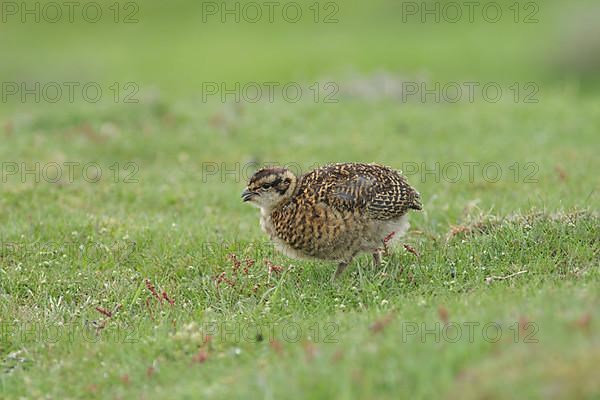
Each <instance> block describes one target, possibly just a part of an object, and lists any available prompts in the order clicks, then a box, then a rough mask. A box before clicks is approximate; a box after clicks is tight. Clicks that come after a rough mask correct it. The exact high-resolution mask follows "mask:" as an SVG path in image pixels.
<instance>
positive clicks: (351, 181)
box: [327, 170, 421, 220]
mask: <svg viewBox="0 0 600 400" xmlns="http://www.w3.org/2000/svg"><path fill="white" fill-rule="evenodd" d="M380 172H383V173H377V172H374V173H365V172H362V171H361V172H360V173H357V174H350V175H349V176H345V177H341V176H338V177H336V179H335V180H334V181H333V182H331V186H330V190H327V193H328V195H327V203H328V204H329V205H331V206H332V207H335V208H337V209H340V210H346V211H354V210H358V211H361V212H364V213H366V214H367V215H368V216H370V217H371V218H374V219H379V220H387V219H393V218H397V217H399V216H401V215H403V214H404V213H406V211H407V210H408V209H409V208H412V209H415V210H420V209H421V203H420V196H419V193H418V192H417V191H416V190H414V189H413V188H412V187H411V186H410V185H409V184H408V182H407V181H406V179H405V178H404V177H403V176H402V175H400V174H399V173H397V172H396V171H393V170H385V171H380Z"/></svg>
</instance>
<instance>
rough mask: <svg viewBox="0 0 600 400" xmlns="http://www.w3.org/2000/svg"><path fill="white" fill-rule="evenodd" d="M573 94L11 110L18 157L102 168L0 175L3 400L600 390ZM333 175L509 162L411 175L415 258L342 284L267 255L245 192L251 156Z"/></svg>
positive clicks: (590, 234)
mask: <svg viewBox="0 0 600 400" xmlns="http://www.w3.org/2000/svg"><path fill="white" fill-rule="evenodd" d="M565 93H566V94H565ZM568 93H569V92H568V91H566V92H565V91H556V92H547V93H545V95H544V97H543V101H541V102H540V104H537V105H527V104H514V103H512V102H501V103H498V104H486V103H483V104H482V103H475V104H469V103H466V104H465V103H459V104H454V105H446V104H422V103H406V104H400V103H397V102H393V101H390V100H381V101H376V102H375V103H373V102H365V101H362V100H360V99H354V100H346V101H342V102H340V103H338V104H333V105H323V104H313V103H311V102H301V103H299V104H295V105H292V104H286V103H281V102H280V103H275V104H263V103H259V104H254V105H245V106H244V107H243V108H242V109H241V111H239V110H238V111H233V110H234V109H232V108H231V107H230V105H223V104H212V103H211V104H206V105H204V106H203V107H197V106H196V104H195V103H189V102H180V103H168V102H162V101H161V100H160V99H159V100H155V101H153V102H142V103H140V104H138V105H103V106H100V107H95V108H91V107H88V106H81V107H76V108H73V109H70V110H68V111H65V112H62V113H61V112H57V111H55V110H54V109H51V111H47V112H39V113H36V114H32V115H31V117H30V118H28V119H26V120H21V121H19V120H17V119H16V118H15V119H6V120H5V122H10V123H11V124H12V126H13V128H12V131H11V133H7V132H5V133H3V135H4V139H3V143H4V145H3V147H2V154H1V158H2V160H3V161H4V162H11V161H15V162H16V161H18V162H19V163H20V162H25V163H28V164H27V165H29V168H32V167H31V165H33V164H32V163H34V162H36V161H39V162H40V163H42V164H41V165H45V164H46V163H49V162H52V161H56V162H59V163H61V164H62V163H64V162H69V161H71V162H79V163H81V164H82V165H83V164H85V163H88V162H96V163H97V164H98V165H99V166H100V167H101V168H102V172H103V175H102V177H101V178H100V180H99V181H98V182H97V183H89V182H86V181H85V180H84V179H83V178H82V177H81V173H80V169H79V168H76V169H75V178H74V179H73V181H72V182H70V181H69V179H68V177H67V176H65V177H63V179H62V182H61V183H55V184H52V183H48V182H44V181H43V180H42V181H41V182H39V183H36V182H35V181H34V178H35V177H34V176H33V175H29V176H25V177H21V176H20V175H19V174H16V175H11V176H7V177H6V179H5V181H6V182H5V183H3V184H2V196H0V210H1V211H0V224H1V226H2V243H3V247H2V249H1V250H0V263H1V264H0V277H1V279H0V299H1V301H0V307H1V313H0V315H2V324H3V325H2V326H3V329H4V330H3V335H2V341H1V342H0V354H1V356H0V360H1V367H2V368H1V370H2V372H1V374H0V391H1V393H2V397H5V398H17V397H20V396H29V397H34V398H35V397H44V396H47V397H52V398H76V397H96V398H107V397H108V398H128V397H132V396H134V397H135V396H140V395H141V396H143V397H144V398H164V397H171V396H175V397H179V398H193V397H197V396H199V395H202V396H203V397H240V398H248V397H264V398H281V397H294V398H305V397H315V398H316V397H320V398H323V397H340V398H351V397H354V398H375V397H377V398H398V396H400V397H409V396H411V397H416V398H427V397H432V396H435V397H440V396H448V397H449V396H453V395H456V394H459V395H461V396H464V397H468V398H481V397H490V398H510V397H511V396H513V394H514V393H515V391H517V393H519V394H520V395H522V396H524V397H525V396H527V397H529V396H531V397H547V396H559V397H562V396H571V397H593V396H594V395H595V394H597V393H598V390H599V388H598V385H597V380H595V379H594V370H595V369H594V366H595V365H596V364H597V361H598V359H599V357H600V353H598V348H599V347H598V346H599V345H600V343H599V342H598V339H599V335H598V332H599V331H598V330H599V329H600V328H599V327H598V319H599V318H600V314H599V313H598V310H599V309H600V308H599V307H598V305H600V297H599V296H598V293H600V291H599V290H598V289H599V286H598V279H599V277H600V276H599V270H598V266H599V251H600V242H599V240H598V238H599V237H600V230H599V227H600V224H599V221H598V215H597V210H598V191H597V190H598V179H597V176H596V175H595V174H594V173H593V172H591V171H596V170H598V168H599V167H600V165H599V164H598V159H597V157H595V149H596V147H597V144H598V140H597V132H596V127H597V126H598V124H599V123H600V114H599V113H598V109H599V108H598V102H597V100H595V99H589V98H588V99H582V98H580V97H578V96H575V95H570V94H568ZM219 114H223V115H224V116H225V117H223V121H224V122H221V123H215V122H214V121H215V115H219ZM498 115H502V116H503V117H502V118H501V119H498ZM216 120H219V118H217V119H216ZM365 133H368V135H365ZM341 160H343V161H378V162H380V163H384V164H388V165H392V166H395V167H397V168H400V167H401V166H402V164H403V163H407V162H415V163H417V164H418V165H420V164H421V162H426V163H430V164H429V165H434V164H433V163H435V162H436V161H437V162H440V163H442V164H443V163H448V162H457V163H459V164H460V165H462V163H464V162H468V161H472V162H480V163H481V164H482V165H483V164H484V163H487V162H497V163H498V164H499V165H500V166H501V167H502V169H503V176H502V178H501V179H500V180H498V181H497V182H490V181H486V180H485V179H483V177H482V176H481V170H480V169H475V175H474V180H473V182H469V180H468V176H463V178H461V179H460V180H459V181H458V182H456V183H450V182H448V180H447V179H443V177H442V179H440V181H439V182H436V181H435V179H434V177H433V176H432V175H425V176H421V175H420V174H418V173H414V174H412V175H411V176H410V177H409V180H410V181H411V183H412V184H413V185H414V186H415V187H417V188H418V189H419V190H420V192H421V193H422V197H423V204H424V211H423V212H422V213H414V214H413V215H412V218H411V224H412V228H411V230H410V231H409V233H408V235H407V237H406V238H405V240H404V242H405V243H407V244H409V245H410V246H412V247H413V248H414V249H415V250H416V251H417V252H418V254H419V256H416V255H414V254H412V253H410V252H407V251H405V250H404V249H403V248H402V247H400V248H399V249H395V250H393V251H392V252H391V253H390V254H389V255H388V256H387V257H386V258H385V262H384V266H383V268H382V269H381V270H376V269H374V268H373V267H372V265H371V264H370V258H369V257H367V256H363V257H360V258H359V259H357V260H356V261H355V263H354V264H353V265H352V266H351V267H350V268H349V270H348V272H347V274H346V275H345V276H344V277H343V278H342V279H341V280H340V281H339V282H338V283H336V284H334V285H331V284H330V282H329V278H330V276H331V274H332V272H333V269H334V265H331V264H328V263H320V262H298V261H293V260H290V259H288V258H286V257H285V256H283V255H280V254H277V253H275V252H274V251H273V249H272V248H271V246H270V245H269V244H268V242H266V238H265V236H264V235H263V234H262V233H261V232H260V229H259V227H258V215H257V210H256V209H254V208H251V207H248V206H247V205H245V204H242V203H241V202H240V199H239V193H240V191H241V190H242V189H243V187H244V180H245V176H244V172H245V171H244V169H243V163H244V162H248V161H257V162H267V161H270V162H279V163H281V164H283V163H291V162H293V163H297V165H299V166H301V167H302V168H308V167H309V166H311V165H315V164H317V165H318V164H323V163H325V162H329V161H341ZM115 162H118V163H119V166H120V167H119V169H120V176H119V179H118V182H117V181H116V180H115V179H116V178H115V176H114V163H115ZM127 162H133V163H135V165H136V166H137V168H138V170H137V172H136V173H135V175H134V176H133V177H131V176H129V174H130V173H131V172H133V169H131V168H130V169H127V170H125V169H124V166H125V164H126V163H127ZM515 162H518V163H519V165H520V166H521V167H520V168H522V166H523V165H524V164H525V163H526V162H531V163H535V165H536V173H535V176H533V178H534V180H535V182H530V183H528V182H526V181H525V178H524V176H522V175H519V177H518V178H517V179H516V181H515V176H514V172H513V171H512V170H509V167H510V166H512V165H513V164H514V163H515ZM206 163H217V165H218V166H219V167H221V163H225V164H224V166H225V167H226V168H229V169H234V167H235V163H241V166H240V168H239V171H240V172H239V174H230V175H227V176H225V177H224V178H221V177H220V175H219V174H218V173H217V174H215V175H206V174H204V175H203V171H204V172H206V171H205V170H203V168H206V165H207V164H206ZM211 165H212V164H211ZM111 166H113V169H112V170H111V169H110V167H111ZM465 171H466V170H465ZM218 172H219V173H220V172H221V171H218ZM128 176H129V179H130V180H131V179H135V180H137V183H136V182H131V183H125V182H124V180H125V179H126V178H128ZM80 246H82V248H80ZM231 254H233V255H235V258H236V259H239V260H240V262H241V266H240V267H239V268H238V269H237V271H234V270H233V269H234V264H235V262H234V261H233V259H232V258H231ZM246 260H252V262H253V264H252V263H251V264H252V265H250V266H249V267H248V265H247V261H246ZM270 263H274V264H270ZM269 265H275V266H281V267H282V268H283V270H282V271H277V268H276V269H275V270H272V271H271V272H269ZM244 267H248V270H247V271H244ZM520 271H521V273H520V274H517V275H514V276H511V277H508V278H506V279H502V278H504V277H507V276H510V275H511V274H515V273H518V272H520ZM522 271H526V272H522ZM223 274H224V275H223ZM219 277H225V278H226V279H219ZM146 279H148V280H149V281H150V282H151V283H152V284H153V285H155V287H156V288H157V289H156V290H157V293H158V295H159V296H161V295H162V291H165V292H166V294H167V295H168V297H169V298H170V299H172V300H173V301H174V305H170V304H169V303H168V302H167V301H166V300H163V301H162V302H159V301H158V300H157V299H156V298H154V297H153V295H152V293H151V292H150V290H149V289H148V288H147V287H146ZM118 305H120V306H119V307H118ZM96 307H103V308H105V309H107V310H115V309H116V311H113V315H112V317H111V318H108V317H106V316H104V315H102V314H101V313H100V312H98V311H97V310H96ZM445 323H448V324H449V325H448V327H447V328H444V326H445ZM471 323H472V324H474V325H469V324H471ZM423 324H424V325H423ZM465 324H466V325H465ZM491 324H498V325H491ZM456 326H458V327H459V328H460V329H461V335H460V337H458V338H457V340H454V337H455V336H456V335H457V332H456V331H453V330H452V329H455V328H456ZM469 326H471V327H472V328H469ZM496 326H500V329H501V330H502V331H501V335H500V336H499V337H498V340H497V341H495V340H496V339H495V337H496V336H497V335H498V331H497V330H496V329H497V328H496ZM484 327H485V329H484ZM257 329H260V330H261V334H260V335H258V331H257ZM297 329H300V331H297ZM415 329H416V331H415ZM427 329H429V333H427V332H426V330H427ZM469 329H473V330H472V331H471V333H472V338H470V337H469V336H470V335H469ZM207 334H211V336H212V340H210V341H209V342H208V343H205V341H206V339H205V336H206V335H207ZM296 334H298V338H297V341H296V340H295V339H296V338H295V336H296ZM422 335H424V336H422ZM56 338H58V339H56ZM56 382H61V384H60V385H57V384H56Z"/></svg>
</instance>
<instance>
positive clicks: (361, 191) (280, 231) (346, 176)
mask: <svg viewBox="0 0 600 400" xmlns="http://www.w3.org/2000/svg"><path fill="white" fill-rule="evenodd" d="M241 198H242V201H243V202H248V203H250V204H252V205H254V206H256V207H258V208H260V226H261V228H262V230H263V231H264V232H265V233H266V234H267V235H268V236H269V237H270V239H271V241H272V242H273V244H274V246H275V248H276V249H277V250H278V251H280V252H282V253H283V254H285V255H286V256H288V257H290V258H294V259H311V260H322V261H334V262H336V263H337V268H336V270H335V272H334V274H333V275H332V278H331V280H332V281H335V280H337V278H338V277H339V276H340V275H342V273H343V272H344V271H345V270H346V268H347V267H348V265H349V264H350V263H351V262H352V260H353V259H354V258H355V257H356V256H357V255H358V254H360V253H365V252H369V253H371V254H372V255H373V261H374V264H375V265H376V266H379V265H380V264H381V256H382V251H383V248H387V247H386V244H387V241H389V239H390V238H391V237H395V238H399V237H400V236H402V235H403V234H404V233H405V232H406V231H407V230H408V227H409V224H408V220H407V218H408V215H407V213H408V211H410V210H417V211H419V210H421V209H422V204H421V196H420V194H419V192H417V190H415V189H414V188H413V187H412V186H410V185H409V184H408V182H407V180H406V178H405V177H404V176H403V175H402V173H401V172H399V171H397V170H395V169H393V168H390V167H387V166H383V165H379V164H375V163H371V164H366V163H334V164H327V165H324V166H321V167H318V168H316V169H313V170H312V171H309V172H307V173H305V174H303V175H300V176H297V175H296V174H295V173H293V172H292V171H291V170H289V169H287V168H282V167H264V168H261V169H259V170H257V171H256V172H255V173H254V174H253V175H252V176H251V177H250V179H249V181H248V184H247V186H246V188H245V190H244V191H243V192H242V194H241ZM382 246H383V247H382Z"/></svg>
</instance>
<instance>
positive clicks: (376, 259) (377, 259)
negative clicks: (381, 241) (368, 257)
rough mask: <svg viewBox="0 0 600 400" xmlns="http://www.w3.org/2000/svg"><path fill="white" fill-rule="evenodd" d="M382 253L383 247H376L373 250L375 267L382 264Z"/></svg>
mask: <svg viewBox="0 0 600 400" xmlns="http://www.w3.org/2000/svg"><path fill="white" fill-rule="evenodd" d="M381 253H383V249H375V251H374V252H373V265H375V267H379V266H381Z"/></svg>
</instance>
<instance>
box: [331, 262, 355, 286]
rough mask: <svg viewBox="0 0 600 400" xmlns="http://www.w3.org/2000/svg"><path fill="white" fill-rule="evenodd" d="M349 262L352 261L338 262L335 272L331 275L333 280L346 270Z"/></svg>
mask: <svg viewBox="0 0 600 400" xmlns="http://www.w3.org/2000/svg"><path fill="white" fill-rule="evenodd" d="M348 264H350V261H342V262H340V263H339V264H338V266H337V269H336V270H335V273H334V274H333V276H332V277H331V282H333V281H335V280H336V279H337V278H338V277H339V276H340V275H341V274H342V273H343V272H344V271H345V270H346V267H347V266H348Z"/></svg>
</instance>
